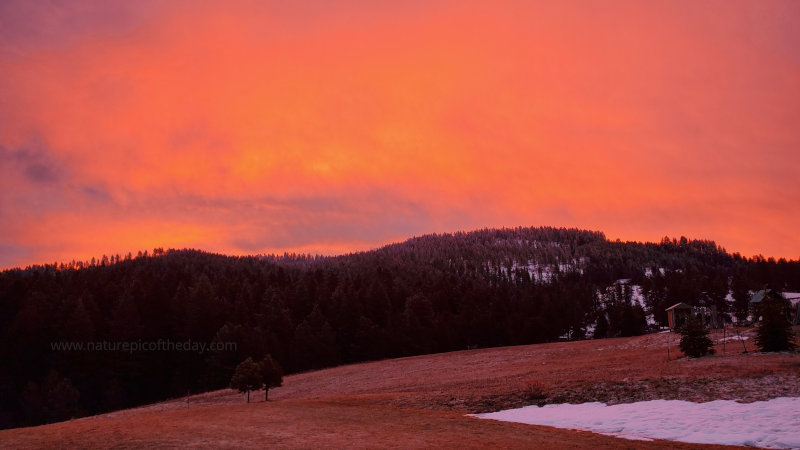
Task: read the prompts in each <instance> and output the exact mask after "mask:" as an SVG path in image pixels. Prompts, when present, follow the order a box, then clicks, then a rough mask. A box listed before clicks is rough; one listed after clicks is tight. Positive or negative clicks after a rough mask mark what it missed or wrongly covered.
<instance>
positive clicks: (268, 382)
mask: <svg viewBox="0 0 800 450" xmlns="http://www.w3.org/2000/svg"><path fill="white" fill-rule="evenodd" d="M261 377H262V379H263V380H264V401H265V402H266V401H268V400H269V389H270V388H274V387H278V386H280V385H282V384H283V370H282V369H281V366H280V364H278V362H277V361H275V360H274V359H272V355H267V356H266V357H265V358H264V360H263V361H261Z"/></svg>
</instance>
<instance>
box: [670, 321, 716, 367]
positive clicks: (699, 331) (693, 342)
mask: <svg viewBox="0 0 800 450" xmlns="http://www.w3.org/2000/svg"><path fill="white" fill-rule="evenodd" d="M678 332H679V333H680V334H681V342H680V344H678V346H679V347H680V348H681V351H682V352H683V353H684V354H685V355H686V356H691V357H693V358H699V357H701V356H705V355H713V354H714V343H713V342H711V339H709V337H708V329H707V328H706V327H704V326H703V323H702V322H700V319H698V318H697V317H695V316H694V315H690V316H689V317H687V318H686V322H685V323H684V324H683V326H682V327H680V329H679V330H678Z"/></svg>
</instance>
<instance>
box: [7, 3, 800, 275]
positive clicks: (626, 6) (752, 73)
mask: <svg viewBox="0 0 800 450" xmlns="http://www.w3.org/2000/svg"><path fill="white" fill-rule="evenodd" d="M798 21H800V2H796V1H764V2H752V1H703V2H691V1H663V2H662V1H648V2H641V1H616V0H615V1H611V2H591V1H571V2H561V1H548V2H538V1H522V0H520V1H514V0H510V1H502V2H493V1H485V2H483V1H477V2H473V1H415V0H414V1H402V2H372V1H366V0H342V1H340V0H335V1H325V2H323V1H315V0H307V1H297V2H295V1H254V2H246V1H239V2H227V1H226V2H194V1H186V2H183V1H168V2H162V1H155V0H153V1H137V2H107V1H88V2H80V1H75V2H62V1H49V2H44V1H43V2H31V1H25V0H10V1H5V2H2V3H0V268H7V267H13V266H18V265H21V266H25V265H28V264H35V263H48V262H50V263H52V262H53V261H69V260H72V259H88V258H91V257H92V256H100V255H102V254H116V253H119V254H125V253H127V252H134V253H135V252H136V251H137V250H144V249H152V248H154V247H164V248H169V247H175V248H183V247H192V248H199V249H203V250H208V251H213V252H220V253H226V254H239V255H241V254H255V253H269V252H283V251H302V252H312V253H325V254H336V253H342V252H349V251H356V250H365V249H369V248H374V247H377V246H379V245H382V244H385V243H389V242H393V241H399V240H403V239H405V238H408V237H411V236H413V235H420V234H425V233H432V232H451V231H457V230H470V229H475V228H483V227H502V226H520V225H522V226H530V225H533V226H538V225H552V226H566V227H577V228H583V229H591V230H599V231H603V232H605V233H606V235H607V236H608V237H609V238H612V239H615V238H620V239H622V240H649V241H658V240H660V239H661V237H663V236H665V235H668V236H681V235H685V236H688V237H691V238H696V239H713V240H715V241H717V243H718V244H720V245H722V246H724V247H725V248H726V249H728V250H729V251H732V252H741V253H742V254H744V255H746V256H750V255H754V254H763V255H765V256H773V257H776V258H777V257H785V258H791V259H797V258H798V257H800V233H798V231H797V230H798V226H800V207H799V206H798V205H800V187H799V186H798V181H797V180H798V176H799V175H800V51H798V50H800V45H799V44H800V27H798V26H797V23H798Z"/></svg>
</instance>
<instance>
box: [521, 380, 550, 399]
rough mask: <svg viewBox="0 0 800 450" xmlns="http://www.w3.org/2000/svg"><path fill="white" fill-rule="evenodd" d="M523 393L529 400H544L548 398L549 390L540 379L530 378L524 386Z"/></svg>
mask: <svg viewBox="0 0 800 450" xmlns="http://www.w3.org/2000/svg"><path fill="white" fill-rule="evenodd" d="M522 393H523V395H524V396H525V398H526V399H528V400H543V399H545V398H547V390H546V389H545V386H544V384H542V382H541V381H539V380H534V379H531V380H528V381H526V382H525V386H524V387H523V388H522Z"/></svg>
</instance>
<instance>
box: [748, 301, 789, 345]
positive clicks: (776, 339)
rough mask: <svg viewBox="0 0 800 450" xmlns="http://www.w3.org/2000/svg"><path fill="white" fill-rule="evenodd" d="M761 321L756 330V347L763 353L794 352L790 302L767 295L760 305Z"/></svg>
mask: <svg viewBox="0 0 800 450" xmlns="http://www.w3.org/2000/svg"><path fill="white" fill-rule="evenodd" d="M758 312H759V313H760V314H761V321H760V322H759V323H758V328H757V330H756V345H758V346H759V347H760V348H761V351H762V352H782V351H787V350H794V349H795V347H796V345H795V344H794V342H793V341H794V333H792V327H791V325H790V324H789V314H788V312H789V311H788V302H787V301H785V300H784V299H783V298H778V297H777V296H775V297H773V296H770V295H765V296H764V299H763V300H761V303H760V304H759V305H758Z"/></svg>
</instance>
